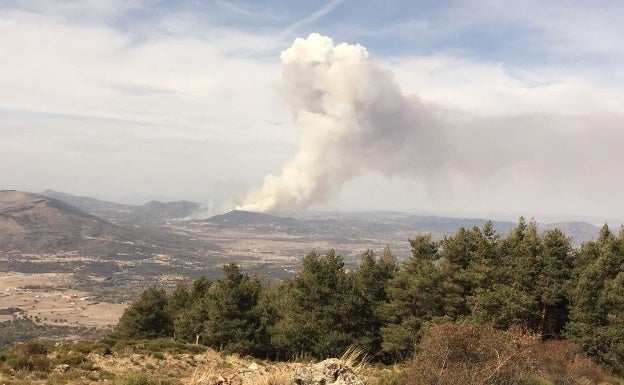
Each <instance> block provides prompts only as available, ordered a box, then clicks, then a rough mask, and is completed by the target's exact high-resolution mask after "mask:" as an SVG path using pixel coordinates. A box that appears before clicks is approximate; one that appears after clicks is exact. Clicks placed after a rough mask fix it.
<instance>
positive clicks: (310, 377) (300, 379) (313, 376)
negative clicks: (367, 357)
mask: <svg viewBox="0 0 624 385" xmlns="http://www.w3.org/2000/svg"><path fill="white" fill-rule="evenodd" d="M294 379H295V382H296V383H297V385H364V381H362V379H361V378H359V377H358V376H357V375H356V374H355V373H353V370H351V368H349V367H348V366H345V365H344V364H343V363H342V361H340V360H339V359H337V358H330V359H328V360H325V361H321V362H319V363H318V364H313V365H307V366H301V367H299V368H297V369H296V370H295V374H294Z"/></svg>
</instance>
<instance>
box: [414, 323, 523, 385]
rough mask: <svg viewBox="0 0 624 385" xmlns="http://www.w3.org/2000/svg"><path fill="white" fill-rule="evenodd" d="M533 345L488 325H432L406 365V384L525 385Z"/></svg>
mask: <svg viewBox="0 0 624 385" xmlns="http://www.w3.org/2000/svg"><path fill="white" fill-rule="evenodd" d="M533 345H534V342H533V340H532V339H531V338H518V337H516V336H514V335H513V334H512V333H510V332H502V331H499V330H496V329H494V327H492V326H491V325H477V324H473V323H468V322H459V323H444V324H440V325H434V326H432V327H430V328H429V329H428V330H427V331H426V333H425V336H424V338H423V340H422V342H421V343H420V345H419V346H418V351H417V353H416V355H415V356H414V358H413V359H412V360H411V362H409V363H408V366H407V370H406V375H407V376H406V384H407V385H421V384H438V385H472V384H475V385H476V384H481V385H489V384H491V385H496V384H526V383H527V382H528V381H527V380H526V376H524V368H523V363H524V361H525V359H526V356H527V355H528V353H529V352H530V350H531V348H532V347H533Z"/></svg>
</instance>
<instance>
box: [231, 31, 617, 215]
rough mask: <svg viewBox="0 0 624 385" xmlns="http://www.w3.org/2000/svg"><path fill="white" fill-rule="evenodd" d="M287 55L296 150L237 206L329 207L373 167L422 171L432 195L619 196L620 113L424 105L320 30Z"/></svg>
mask: <svg viewBox="0 0 624 385" xmlns="http://www.w3.org/2000/svg"><path fill="white" fill-rule="evenodd" d="M281 59H282V67H283V68H282V82H281V91H282V93H283V97H284V99H285V100H286V101H287V102H288V103H290V106H291V107H292V110H293V113H294V116H295V120H296V123H297V126H298V128H299V149H298V152H297V153H296V155H295V156H294V158H293V159H292V160H291V161H289V162H288V163H287V164H286V165H285V166H284V167H283V169H282V171H281V174H280V175H279V176H273V175H269V176H267V177H266V179H265V181H264V186H263V187H262V189H261V190H260V191H257V192H255V193H252V194H250V196H249V197H248V198H247V199H246V201H245V204H244V205H243V206H240V207H239V209H243V210H250V211H260V212H272V211H280V210H285V209H297V208H307V207H309V206H312V205H315V204H321V203H325V202H327V201H329V200H330V199H331V198H332V197H334V196H335V195H336V194H337V193H338V192H339V191H340V190H341V188H342V186H343V185H344V184H345V183H346V182H348V181H350V180H352V179H354V178H356V177H358V176H359V175H360V174H363V173H364V172H370V171H376V172H379V173H381V174H382V175H385V176H401V177H408V178H416V179H418V180H419V181H420V182H422V184H423V185H424V186H426V188H427V191H428V193H429V194H430V195H433V194H435V195H444V194H446V193H448V192H452V193H454V194H455V196H457V194H458V193H461V191H462V190H463V189H468V190H470V189H475V190H474V191H480V192H482V194H483V195H482V196H479V197H478V198H477V199H479V200H481V201H483V202H487V201H489V200H491V199H494V198H495V197H501V198H500V199H502V202H507V201H508V200H512V201H513V200H514V199H523V200H524V201H526V202H530V206H532V207H533V206H535V205H537V204H540V205H541V207H546V208H549V207H559V208H563V209H566V208H567V207H574V205H578V204H581V205H585V207H590V205H589V204H588V203H587V202H599V203H600V204H592V205H593V206H595V207H596V208H597V207H601V210H603V211H604V210H607V209H611V207H614V205H617V206H619V204H620V196H619V192H620V191H624V179H622V178H616V177H614V175H613V172H612V169H611V168H610V167H605V165H614V164H622V163H624V129H622V128H623V127H624V117H623V116H622V115H621V114H601V113H595V114H589V113H586V114H570V113H567V114H564V113H561V114H557V113H553V114H521V115H507V116H497V117H478V116H467V115H465V114H461V113H458V112H453V111H449V110H444V109H441V108H439V107H435V106H431V105H425V104H423V103H422V102H421V101H420V100H419V99H417V98H415V97H407V96H404V95H403V94H402V93H401V91H400V89H399V87H398V86H397V84H396V83H395V82H394V80H393V79H392V76H391V75H390V74H389V73H388V72H387V71H386V70H384V69H383V68H381V67H380V66H379V65H377V64H375V63H374V62H372V61H371V60H370V59H369V57H368V53H367V51H366V49H365V48H364V47H362V46H359V45H348V44H339V45H334V44H333V42H332V40H331V39H330V38H327V37H323V36H321V35H318V34H312V35H310V36H309V37H308V38H307V39H297V40H296V41H295V42H294V44H293V45H292V47H290V48H289V49H287V50H285V51H284V52H282V55H281ZM579 181H583V182H582V183H580V182H579ZM596 186H600V188H596ZM492 192H497V193H492ZM479 195H481V194H479ZM598 196H600V198H598ZM504 204H505V203H503V204H502V205H504Z"/></svg>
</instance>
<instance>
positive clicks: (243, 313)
mask: <svg viewBox="0 0 624 385" xmlns="http://www.w3.org/2000/svg"><path fill="white" fill-rule="evenodd" d="M223 273H224V276H223V278H221V279H219V280H217V282H216V283H215V285H214V286H213V287H212V290H210V291H209V292H208V293H207V297H206V301H205V311H206V313H207V314H206V315H207V317H206V319H205V321H204V323H203V330H202V332H203V335H202V337H203V341H204V342H205V343H206V344H207V345H210V346H213V347H215V348H217V349H219V350H221V351H228V352H237V353H240V354H253V353H254V352H255V350H256V348H257V345H256V332H257V330H258V329H259V328H260V318H259V315H258V313H257V309H256V306H257V304H258V300H259V297H260V291H261V289H262V285H261V282H260V280H259V279H258V277H256V276H253V277H250V276H249V275H248V274H247V273H242V272H241V271H240V269H239V267H238V265H237V264H235V263H229V264H227V265H224V266H223Z"/></svg>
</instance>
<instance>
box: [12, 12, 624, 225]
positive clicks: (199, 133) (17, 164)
mask: <svg viewBox="0 0 624 385" xmlns="http://www.w3.org/2000/svg"><path fill="white" fill-rule="evenodd" d="M623 17H624V3H622V2H619V1H594V2H581V1H556V2H554V1H553V2H544V1H533V0H527V1H516V2H503V1H489V0H481V1H479V0H467V1H399V0H388V1H383V2H379V1H361V0H358V1H355V0H343V1H337V0H334V1H303V0H296V1H225V0H220V1H180V2H177V1H132V2H129V1H115V0H110V1H105V0H90V1H51V0H34V1H29V2H23V1H4V2H0V62H2V63H3V65H2V71H1V73H0V175H1V178H0V180H2V182H1V183H2V185H1V186H0V187H2V188H16V189H22V190H28V191H41V190H43V189H46V188H52V189H57V190H61V191H66V192H70V193H75V194H83V195H92V196H97V197H102V198H107V199H113V200H125V201H132V202H140V201H145V200H148V199H152V198H158V199H180V198H186V199H192V200H197V201H202V202H208V203H210V202H212V203H213V204H215V205H217V206H219V205H221V204H222V203H223V202H224V201H227V199H228V198H231V197H240V196H241V195H244V194H245V193H246V192H247V191H248V190H250V189H253V188H256V187H257V186H259V185H261V184H262V181H263V179H264V177H265V175H267V174H269V173H273V174H276V173H279V171H280V168H281V167H282V165H283V164H284V163H285V162H287V161H288V160H289V159H290V158H291V157H292V156H293V154H295V152H296V151H297V143H298V131H297V126H296V122H295V120H294V119H293V113H292V111H290V110H289V108H288V106H287V105H286V103H284V100H283V99H282V98H281V97H280V95H279V93H278V92H276V88H278V85H279V81H280V76H281V75H280V74H281V67H280V52H281V51H283V50H285V49H287V48H288V47H289V46H290V45H291V44H292V43H293V41H294V40H295V39H296V38H297V37H303V38H305V37H307V36H308V35H309V34H310V33H320V34H322V35H325V36H329V37H331V38H332V39H333V40H334V42H335V43H341V42H346V43H349V44H360V45H362V46H364V47H366V49H367V50H368V52H369V54H370V58H371V60H373V61H374V62H376V63H379V65H380V66H382V67H383V68H385V69H386V70H387V71H388V72H390V73H392V77H393V79H394V81H395V82H396V83H397V84H398V86H399V87H400V88H401V90H402V92H403V93H404V94H405V95H415V96H417V97H418V98H419V99H421V100H422V101H423V102H425V103H427V104H430V105H434V106H437V107H438V108H440V109H443V110H452V111H456V112H457V113H461V114H467V115H469V116H471V117H478V118H479V119H486V120H487V119H498V118H501V117H513V116H521V115H528V114H529V115H530V114H543V115H561V116H574V115H582V116H585V117H586V116H599V119H598V118H596V121H595V122H596V123H595V124H590V123H588V124H587V126H588V127H589V126H591V127H593V129H594V130H595V135H596V136H597V137H600V136H601V135H603V133H601V131H600V129H599V122H603V121H604V120H605V119H606V120H607V121H608V122H617V121H619V120H618V119H620V117H621V116H620V115H621V111H622V103H623V102H624V86H623V85H624V74H623V71H622V70H621V68H623V64H624V63H623V62H624V25H623V24H622V23H621V20H622V19H623ZM592 122H593V121H592ZM614 124H615V123H614ZM615 125H617V124H615ZM561 129H566V128H565V127H563V128H561ZM604 135H605V137H604V141H605V142H607V143H608V142H609V141H613V140H614V138H613V137H611V136H609V135H611V134H604ZM594 155H595V156H600V154H599V153H596V154H594ZM621 160H624V159H620V158H619V157H617V156H615V157H613V158H610V159H609V164H616V165H617V164H619V162H620V161H621ZM609 167H611V166H609ZM531 172H534V173H538V170H532V171H531ZM616 172H617V169H616V168H615V167H614V168H613V173H616ZM529 174H530V172H527V175H529ZM582 177H583V175H579V176H578V178H582ZM570 178H572V176H571V177H570ZM604 178H605V179H604V181H603V180H601V181H602V182H604V183H603V186H604V189H606V190H608V191H607V192H605V193H604V194H606V195H605V196H604V197H602V198H601V199H599V201H600V202H596V199H594V198H592V194H591V191H589V190H588V191H576V192H574V193H570V195H569V196H565V197H564V199H561V198H560V197H559V198H558V197H556V196H555V195H556V193H558V194H561V191H558V192H554V191H548V189H547V188H545V187H544V186H538V187H535V186H533V187H531V188H526V189H523V188H522V187H518V186H524V185H526V184H527V183H528V182H527V181H526V179H518V180H513V181H510V182H509V183H508V184H506V183H498V182H492V181H489V182H487V181H486V182H483V183H482V184H479V183H470V184H461V183H460V184H453V186H454V187H452V188H450V187H449V188H448V189H447V190H446V191H444V192H440V191H437V192H436V193H435V194H432V193H431V191H430V189H429V188H428V187H427V186H423V184H422V183H421V182H419V181H418V180H414V178H400V177H396V176H393V177H390V176H384V175H378V174H375V173H370V174H364V175H362V176H361V177H359V178H357V179H355V180H353V181H350V182H349V183H348V184H346V185H345V186H344V189H343V190H342V192H341V194H340V195H339V196H337V197H334V198H333V199H332V200H331V201H329V202H327V203H326V204H325V205H324V206H321V207H319V208H338V209H400V210H410V211H416V212H429V213H445V214H455V213H456V214H462V213H463V214H466V215H468V214H483V215H494V214H496V215H498V214H501V213H503V214H505V213H513V214H515V213H521V214H528V215H531V214H539V213H545V214H562V213H563V214H566V213H569V214H586V215H595V216H600V217H607V216H619V217H624V209H621V208H619V207H614V206H615V205H617V202H618V199H619V198H618V197H619V191H620V190H621V188H624V186H622V185H621V184H619V182H618V183H616V182H613V181H608V180H607V174H606V173H605V176H604ZM458 183H459V182H458ZM500 185H504V187H498V186H500ZM570 185H572V183H571V182H570V183H568V184H562V185H561V186H562V187H563V186H568V187H569V186H570ZM363 189H364V190H366V191H368V193H367V194H364V195H362V194H361V193H360V192H361V191H362V190H363ZM568 190H569V189H568ZM486 192H489V193H492V192H494V193H495V194H496V195H497V196H500V197H499V198H497V199H493V200H492V201H491V202H489V203H484V202H483V199H482V198H481V197H482V196H483V194H484V193H486ZM505 196H509V197H511V198H510V199H505V198H504V197H505ZM219 207H221V206H219Z"/></svg>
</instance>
